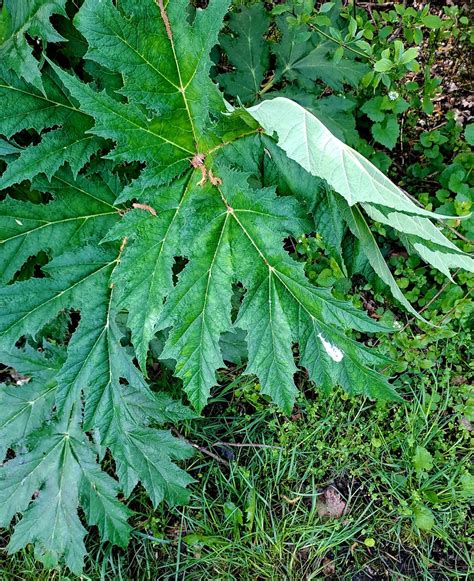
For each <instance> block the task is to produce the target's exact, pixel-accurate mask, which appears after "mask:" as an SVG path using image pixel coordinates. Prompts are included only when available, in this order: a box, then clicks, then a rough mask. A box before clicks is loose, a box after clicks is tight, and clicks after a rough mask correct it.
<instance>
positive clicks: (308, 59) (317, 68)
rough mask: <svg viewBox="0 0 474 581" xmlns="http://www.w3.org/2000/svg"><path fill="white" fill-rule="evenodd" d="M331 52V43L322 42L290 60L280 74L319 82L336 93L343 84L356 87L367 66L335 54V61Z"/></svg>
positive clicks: (340, 89)
mask: <svg viewBox="0 0 474 581" xmlns="http://www.w3.org/2000/svg"><path fill="white" fill-rule="evenodd" d="M333 51H334V44H333V43H331V42H323V43H321V44H319V45H318V46H316V47H315V48H313V49H312V50H310V51H309V52H308V53H307V54H305V55H304V56H302V57H301V58H298V59H296V58H292V60H291V61H290V62H289V63H286V65H285V68H284V69H283V70H282V71H281V74H285V75H289V77H290V78H291V76H292V75H296V76H302V77H304V78H306V79H309V80H311V81H316V80H320V81H322V82H323V83H325V84H327V85H329V86H330V87H331V88H332V89H334V90H336V91H342V90H343V89H344V85H345V84H349V85H352V86H357V85H358V83H359V82H360V81H361V79H362V78H363V77H364V75H365V74H366V73H367V72H368V70H369V69H368V67H367V65H365V64H364V63H360V62H358V61H356V60H354V59H352V58H348V57H347V56H343V55H342V54H339V55H337V53H336V55H337V58H336V60H335V59H334V54H333ZM337 59H339V60H337Z"/></svg>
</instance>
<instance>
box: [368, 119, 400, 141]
mask: <svg viewBox="0 0 474 581" xmlns="http://www.w3.org/2000/svg"><path fill="white" fill-rule="evenodd" d="M371 132H372V135H373V136H374V139H375V141H377V142H378V143H381V144H382V145H384V146H385V147H386V148H388V149H393V148H394V147H395V145H396V144H397V141H398V137H399V135H400V125H399V124H398V121H397V118H396V117H395V116H391V115H390V116H388V115H386V116H385V119H384V121H383V122H382V123H374V124H373V125H372V127H371Z"/></svg>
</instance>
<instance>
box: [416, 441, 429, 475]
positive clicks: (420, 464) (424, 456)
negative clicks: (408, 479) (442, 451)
mask: <svg viewBox="0 0 474 581" xmlns="http://www.w3.org/2000/svg"><path fill="white" fill-rule="evenodd" d="M413 466H414V467H415V470H416V471H417V472H422V471H425V472H429V471H430V470H431V468H433V456H432V455H431V454H430V453H429V452H428V450H427V449H426V448H423V446H417V447H416V449H415V454H414V456H413Z"/></svg>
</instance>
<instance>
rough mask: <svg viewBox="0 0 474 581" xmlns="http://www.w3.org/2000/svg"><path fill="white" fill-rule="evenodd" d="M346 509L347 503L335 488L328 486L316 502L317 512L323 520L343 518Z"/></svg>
mask: <svg viewBox="0 0 474 581" xmlns="http://www.w3.org/2000/svg"><path fill="white" fill-rule="evenodd" d="M345 509H346V503H345V501H344V500H343V499H342V496H341V494H340V493H339V491H338V490H337V489H336V488H334V486H328V488H326V490H324V491H323V492H322V493H321V494H320V495H319V496H318V499H317V501H316V510H317V511H318V515H319V516H320V517H321V518H330V519H334V518H341V516H342V515H343V514H344V511H345Z"/></svg>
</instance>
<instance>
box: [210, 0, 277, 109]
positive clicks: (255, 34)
mask: <svg viewBox="0 0 474 581" xmlns="http://www.w3.org/2000/svg"><path fill="white" fill-rule="evenodd" d="M228 26H229V29H230V30H229V33H228V34H222V35H221V37H220V44H221V47H222V49H223V50H224V51H225V53H226V55H227V58H228V59H229V62H230V64H231V65H233V66H234V67H235V70H234V71H231V72H228V73H224V74H221V75H219V76H218V77H217V80H218V82H219V84H220V85H221V86H222V88H223V89H224V92H225V93H226V94H227V95H230V96H232V97H238V98H239V99H241V101H242V102H243V103H253V102H254V101H255V99H256V98H257V96H258V94H259V92H260V87H261V85H262V82H263V79H264V76H265V73H266V72H267V70H268V67H269V59H270V50H269V45H268V42H267V41H266V39H265V34H266V33H267V30H268V26H269V19H268V15H267V12H266V10H265V8H264V6H263V5H262V4H254V5H253V6H249V7H248V8H245V9H241V10H240V11H239V12H235V13H231V14H230V17H229V22H228Z"/></svg>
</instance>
